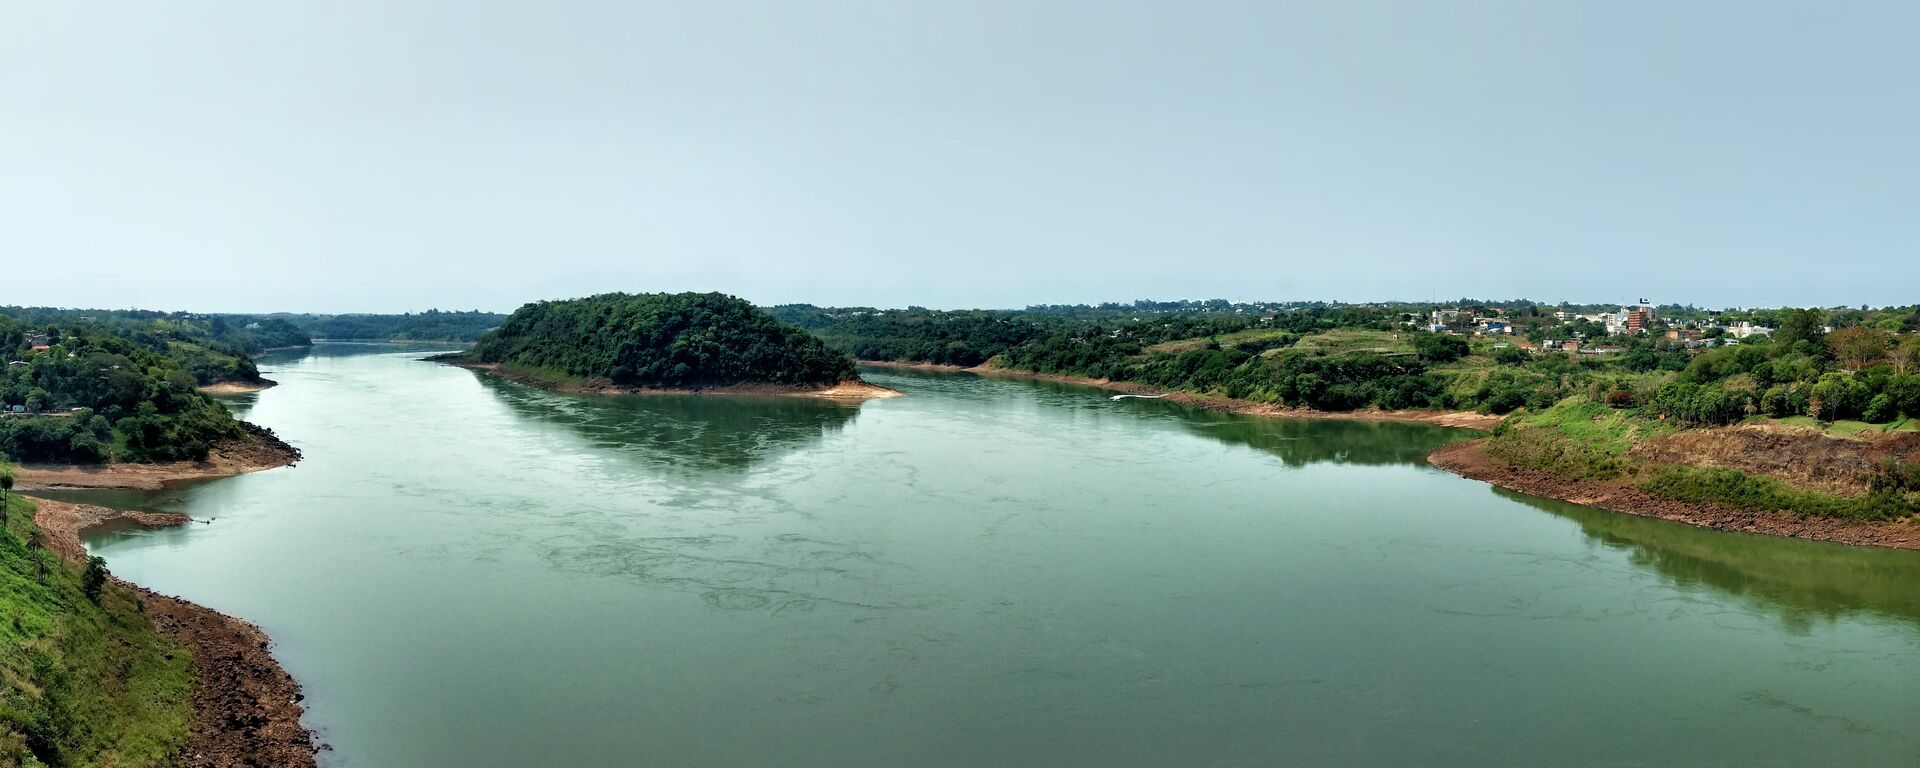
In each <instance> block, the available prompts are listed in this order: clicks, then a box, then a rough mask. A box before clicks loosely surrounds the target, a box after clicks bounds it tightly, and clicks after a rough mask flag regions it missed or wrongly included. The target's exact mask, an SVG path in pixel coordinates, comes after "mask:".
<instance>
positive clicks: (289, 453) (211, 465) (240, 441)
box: [13, 421, 300, 491]
mask: <svg viewBox="0 0 1920 768" xmlns="http://www.w3.org/2000/svg"><path fill="white" fill-rule="evenodd" d="M240 426H242V427H244V428H245V429H246V430H247V434H246V436H245V437H240V438H234V439H231V440H223V441H221V442H220V443H219V444H217V445H215V446H213V450H211V451H209V452H208V453H207V458H206V460H205V461H168V462H159V463H154V464H66V465H59V464H22V465H19V466H17V467H14V470H13V476H14V479H15V480H17V481H18V482H19V484H20V486H19V487H20V490H23V491H31V490H38V489H45V488H133V489H138V490H145V491H156V490H159V489H160V488H161V487H162V486H164V485H166V484H167V483H171V482H175V481H180V480H199V479H205V478H213V477H231V476H233V475H240V474H246V473H248V472H258V471H260V470H263V469H275V468H278V467H288V466H292V465H293V464H294V463H295V462H298V461H299V460H300V449H298V448H295V447H293V446H291V445H288V444H287V442H286V441H284V440H281V439H280V437H279V436H278V435H275V434H274V433H273V430H271V429H267V428H266V427H262V426H259V425H257V424H254V423H252V422H246V421H243V422H240Z"/></svg>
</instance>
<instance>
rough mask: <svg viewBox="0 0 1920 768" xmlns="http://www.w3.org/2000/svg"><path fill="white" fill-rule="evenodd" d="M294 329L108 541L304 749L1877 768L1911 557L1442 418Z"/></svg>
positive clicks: (670, 761)
mask: <svg viewBox="0 0 1920 768" xmlns="http://www.w3.org/2000/svg"><path fill="white" fill-rule="evenodd" d="M419 356H420V353H419V352H418V351H401V352H396V351H395V349H394V347H392V346H390V345H364V346H363V345H320V346H318V347H316V348H315V349H313V350H312V351H301V352H290V353H278V354H275V355H273V356H270V357H268V358H265V359H263V361H262V368H263V369H265V371H266V375H267V376H268V377H269V378H272V379H274V380H277V381H279V382H281V385H280V386H278V387H275V388H273V389H270V390H267V391H265V392H261V393H257V394H248V395H242V396H237V397H235V398H233V399H232V400H231V401H230V402H233V403H234V407H235V408H236V409H237V410H240V411H243V412H244V414H245V417H246V418H248V419H250V420H252V421H255V422H257V423H259V424H262V425H264V426H267V427H270V428H272V429H274V430H275V431H276V432H278V433H279V434H280V435H281V436H282V437H284V438H286V439H287V440H288V441H290V442H292V443H293V444H295V445H296V446H298V447H299V448H301V449H302V450H303V451H304V452H305V456H306V458H305V460H303V461H302V462H301V463H300V465H299V466H297V467H294V468H290V469H280V470H273V471H269V472H263V473H258V474H254V475H247V476H242V477H236V478H230V479H224V480H218V481H212V482H205V483H196V484H193V485H190V486H184V487H180V488H174V489H169V490H167V491H161V492H156V493H127V492H116V493H113V494H109V495H102V494H98V493H87V494H68V495H66V496H65V497H66V498H73V499H78V500H91V501H94V502H95V503H110V504H117V505H123V506H134V507H140V508H146V509H155V510H160V511H174V512H184V513H187V514H190V515H192V516H194V517H195V518H198V519H202V520H212V523H211V524H208V525H191V526H185V527H181V528H173V529H165V530H154V531H113V532H103V533H100V534H98V535H95V536H92V537H91V538H90V539H89V545H90V546H91V547H92V548H93V549H94V550H95V552H96V553H97V554H101V555H103V556H105V557H106V558H107V559H108V561H109V565H110V566H111V567H112V569H113V570H114V571H115V572H116V573H117V574H119V575H121V576H123V577H125V578H128V579H130V580H132V581H134V582H136V583H140V584H143V585H146V586H149V587H151V588H153V589H155V590H157V591H160V592H165V593H169V594H179V595H181V596H183V597H186V598H188V599H191V600H194V601H196V602H200V603H202V604H204V605H207V606H209V607H212V608H215V609H217V610H221V611H224V612H227V613H230V614H233V615H236V616H240V617H243V618H246V619H248V620H251V621H255V622H257V623H259V624H260V625H261V626H262V627H263V628H265V629H266V630H267V632H268V633H269V634H270V635H272V636H273V638H274V639H275V641H276V644H277V645H276V654H277V655H278V657H279V658H280V660H281V661H282V662H283V663H284V665H285V666H286V667H287V669H288V671H290V672H291V673H292V674H293V675H294V676H295V677H296V678H298V679H299V680H300V682H301V683H302V685H303V686H304V687H305V690H306V693H307V696H308V704H309V720H310V722H311V724H313V725H315V726H318V727H319V729H320V739H321V740H322V741H327V742H330V743H332V744H333V745H334V747H335V750H334V751H333V752H329V753H323V754H322V756H321V758H322V761H323V764H325V765H331V766H352V767H354V768H377V767H381V766H433V765H461V766H528V765H566V766H628V765H668V766H776V765H777V766H903V765H912V766H974V765H979V766H988V765H991V766H1169V765H1181V766H1229V765H1289V764H1291V765H1355V766H1371V765H1382V766H1385V765H1395V766H1397V765H1437V766H1484V765H1540V764H1553V765H1593V766H1602V765H1604V766H1637V765H1646V766H1669V765H1728V766H1734V765H1738V766H1748V765H1783V766H1784V765H1794V766H1798V765H1816V764H1821V765H1850V766H1903V765H1913V764H1914V761H1915V760H1916V757H1917V756H1920V729H1916V728H1915V727H1914V724H1915V723H1917V722H1920V553H1912V552H1900V551H1888V550H1873V549H1860V548H1849V547H1844V546H1839V545H1832V544H1821V543H1814V542H1803V541H1792V540H1781V539H1769V538H1762V537H1756V536H1747V535H1739V534H1727V533H1718V532H1713V531H1706V530H1700V529H1695V528H1689V527H1686V526H1681V525H1677V524H1672V523H1665V522H1660V521H1653V520H1646V519H1641V518H1634V517H1629V516H1623V515H1616V514H1613V513H1609V512H1604V511H1599V510H1593V509H1587V508H1582V507H1578V506H1575V505H1570V504H1563V503H1558V502H1551V501H1546V500H1540V499H1534V498H1530V497H1525V496H1519V495H1516V494H1511V493H1505V492H1500V491H1496V490H1495V489H1492V488H1490V487H1489V486H1487V485H1486V484H1484V483H1480V482H1476V481H1471V480H1466V479H1463V478H1459V477H1455V476H1453V475H1450V474H1447V473H1445V472H1441V471H1439V470H1436V469H1433V468H1431V467H1428V466H1426V465H1425V463H1424V462H1423V460H1422V457H1423V456H1424V455H1425V453H1426V452H1427V451H1428V450H1429V449H1431V448H1433V447H1435V446H1437V445H1440V444H1442V443H1444V442H1446V441H1449V440H1453V439H1459V438H1460V437H1462V436H1464V435H1463V434H1462V433H1458V432H1454V431H1449V430H1444V429H1440V428H1436V427H1427V426H1422V425H1412V424H1396V423H1356V422H1338V421H1284V420H1258V419H1249V418H1241V417H1234V416H1229V415H1223V414H1218V413H1210V412H1205V411H1198V410H1193V409H1189V408H1184V407H1182V406H1179V405H1177V404H1174V403H1168V402H1164V401H1159V400H1148V399H1139V398H1127V399H1122V400H1119V401H1114V400H1111V399H1109V395H1110V394H1111V393H1105V392H1101V391H1098V390H1092V389H1086V388H1080V387H1074V386H1067V385H1057V384H1047V383H1039V382H1029V381H1019V380H1008V379H989V378H979V377H975V376H971V375H965V374H939V373H920V372H908V371H878V370H875V371H868V372H866V375H867V376H868V377H869V378H870V379H871V380H872V381H874V383H876V384H879V385H881V386H885V387H889V388H892V389H896V390H899V391H900V392H902V393H904V394H905V395H906V396H905V397H901V398H897V399H892V400H878V401H871V402H866V403H860V404H847V403H835V402H823V401H812V400H806V399H799V398H750V397H711V396H705V397H703V396H687V397H645V398H617V397H593V396H579V395H566V394H559V393H552V392H545V391H540V390H535V389H530V388H527V387H523V386H519V385H515V384H512V383H508V382H504V381H500V380H498V379H493V378H489V377H487V376H485V375H484V374H478V373H475V372H473V371H468V370H464V369H459V368H452V367H447V366H441V365H436V364H432V363H425V362H419V361H417V360H416V359H415V358H417V357H419Z"/></svg>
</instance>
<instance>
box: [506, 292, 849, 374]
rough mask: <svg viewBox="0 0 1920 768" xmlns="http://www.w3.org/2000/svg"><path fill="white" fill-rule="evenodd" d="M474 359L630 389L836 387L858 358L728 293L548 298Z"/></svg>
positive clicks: (517, 316)
mask: <svg viewBox="0 0 1920 768" xmlns="http://www.w3.org/2000/svg"><path fill="white" fill-rule="evenodd" d="M473 358H474V359H476V360H479V361H481V362H486V363H499V364H503V365H506V366H509V367H511V368H514V369H516V370H518V371H520V372H522V373H527V374H530V375H543V376H545V377H548V378H562V379H591V380H604V381H609V382H612V383H614V384H616V385H620V386H637V387H661V388H701V387H720V386H731V385H739V384H783V385H792V386H808V385H826V384H834V383H838V382H841V381H846V380H850V379H855V378H857V375H856V374H855V373H854V369H853V361H852V360H851V359H849V358H848V357H847V356H846V355H844V354H842V353H840V352H836V351H834V350H832V349H829V348H828V347H827V346H826V345H825V344H823V343H821V341H820V340H819V339H817V338H814V337H813V336H812V335H810V334H808V333H807V332H806V331H805V330H804V329H801V328H799V327H797V326H793V325H788V324H786V323H782V322H780V321H778V320H775V319H774V318H773V317H772V316H771V315H769V314H767V313H765V312H762V311H760V310H758V309H756V308H754V306H753V305H752V304H749V303H747V302H746V301H743V300H741V299H737V298H734V297H732V296H726V295H724V294H719V293H672V294H669V293H649V294H624V293H610V294H603V295H600V296H594V297H591V298H585V299H572V300H568V301H543V302H539V303H535V304H528V305H526V306H524V307H521V308H520V309H519V310H517V311H515V312H514V313H513V315H512V316H511V317H508V318H507V320H506V322H505V323H503V324H501V326H500V327H499V328H497V329H495V330H493V331H490V332H488V333H487V334H486V336H484V337H482V338H481V339H480V342H479V344H478V345H476V346H475V347H474V350H473Z"/></svg>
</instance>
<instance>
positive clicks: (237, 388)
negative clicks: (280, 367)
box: [200, 379, 280, 395]
mask: <svg viewBox="0 0 1920 768" xmlns="http://www.w3.org/2000/svg"><path fill="white" fill-rule="evenodd" d="M277 386H280V382H277V381H274V380H272V379H260V380H259V381H216V382H214V383H212V384H208V385H206V386H204V387H201V388H200V391H202V392H205V393H207V394H209V395H246V394H252V393H254V392H264V391H266V390H269V389H272V388H274V387H277Z"/></svg>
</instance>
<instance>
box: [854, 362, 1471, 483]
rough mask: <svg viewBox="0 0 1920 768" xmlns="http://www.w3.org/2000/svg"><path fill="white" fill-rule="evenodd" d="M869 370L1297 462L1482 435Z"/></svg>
mask: <svg viewBox="0 0 1920 768" xmlns="http://www.w3.org/2000/svg"><path fill="white" fill-rule="evenodd" d="M864 374H865V375H867V376H868V377H869V378H871V379H873V380H875V381H877V382H879V383H880V384H882V385H883V386H891V387H894V388H897V389H903V390H910V391H911V392H913V393H937V394H939V395H940V396H943V397H951V398H955V399H959V400H963V401H970V402H982V403H993V402H1004V401H1007V400H1009V399H1024V400H1028V401H1031V402H1033V403H1034V404H1036V405H1039V406H1042V407H1046V408H1063V409H1070V410H1078V411H1088V410H1098V411H1102V412H1111V413H1125V414H1129V415H1133V416H1136V417H1140V418H1146V419H1155V420H1162V421H1168V422H1172V423H1175V424H1178V425H1180V427H1181V428H1183V429H1185V430H1187V431H1190V432H1192V433H1194V434H1198V435H1203V436H1206V437H1209V438H1212V439H1215V440H1219V441H1220V442H1223V443H1228V444H1231V445H1244V446H1247V447H1249V448H1254V449H1257V450H1260V451H1264V452H1266V453H1270V454H1273V455H1274V456H1277V457H1279V458H1280V460H1281V461H1282V462H1284V463H1286V464H1287V466H1291V467H1299V466H1305V465H1307V464H1316V463H1321V462H1331V463H1335V464H1360V465H1391V464H1411V465H1424V464H1425V463H1426V457H1427V453H1428V452H1430V451H1432V450H1433V449H1435V448H1438V447H1440V446H1442V445H1445V444H1447V443H1451V442H1454V441H1456V440H1464V439H1467V438H1469V437H1472V436H1473V435H1474V433H1472V432H1468V431H1466V430H1460V429H1449V428H1445V427H1436V426H1433V425H1429V424H1408V423H1402V422H1380V421H1344V420H1335V419H1276V418H1270V417H1254V416H1239V415H1235V414H1230V413H1223V412H1220V411H1210V410H1207V409H1204V408H1194V407H1192V406H1186V405H1181V404H1179V403H1174V402H1170V401H1166V400H1157V399H1147V398H1127V399H1124V400H1118V401H1115V400H1113V399H1112V398H1113V395H1114V392H1113V391H1112V390H1108V389H1102V388H1099V387H1091V386H1086V385H1083V384H1068V383H1063V382H1053V381H1039V380H1033V379H1023V378H1016V377H999V376H986V377H981V376H976V375H973V374H954V373H945V372H929V371H915V370H894V369H868V370H866V371H864Z"/></svg>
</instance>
